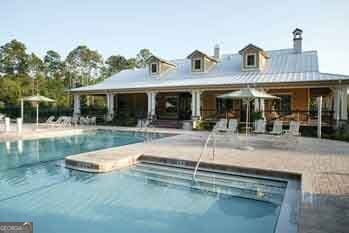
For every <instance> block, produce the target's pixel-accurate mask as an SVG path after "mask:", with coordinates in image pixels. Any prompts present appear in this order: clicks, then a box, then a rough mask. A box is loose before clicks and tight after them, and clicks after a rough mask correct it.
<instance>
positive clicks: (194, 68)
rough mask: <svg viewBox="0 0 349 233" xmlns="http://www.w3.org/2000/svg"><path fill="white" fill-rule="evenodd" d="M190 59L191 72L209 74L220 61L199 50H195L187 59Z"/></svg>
mask: <svg viewBox="0 0 349 233" xmlns="http://www.w3.org/2000/svg"><path fill="white" fill-rule="evenodd" d="M187 58H188V59H190V63H191V66H190V67H191V72H194V73H195V72H207V71H209V70H210V69H211V68H212V67H213V66H214V65H215V64H216V63H217V62H218V60H217V59H216V58H214V57H211V56H209V55H207V54H205V53H203V52H201V51H199V50H195V51H194V52H192V53H191V54H189V55H188V57H187Z"/></svg>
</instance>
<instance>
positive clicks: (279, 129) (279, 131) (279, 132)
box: [269, 120, 284, 135]
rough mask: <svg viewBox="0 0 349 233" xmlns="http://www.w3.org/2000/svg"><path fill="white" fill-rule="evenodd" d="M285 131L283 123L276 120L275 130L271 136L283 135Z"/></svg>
mask: <svg viewBox="0 0 349 233" xmlns="http://www.w3.org/2000/svg"><path fill="white" fill-rule="evenodd" d="M283 133H284V131H283V130H282V122H281V121H280V120H275V121H274V123H273V130H272V131H271V132H269V134H273V135H282V134H283Z"/></svg>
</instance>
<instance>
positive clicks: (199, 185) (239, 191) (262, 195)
mask: <svg viewBox="0 0 349 233" xmlns="http://www.w3.org/2000/svg"><path fill="white" fill-rule="evenodd" d="M130 171H131V174H132V175H134V176H138V177H141V178H144V179H145V180H147V181H155V182H159V183H163V184H167V185H179V186H183V187H187V188H192V189H196V190H200V191H207V192H213V193H217V194H226V195H231V196H239V197H244V198H251V199H256V200H264V201H269V202H272V203H276V204H279V203H281V202H282V198H283V193H284V189H282V188H278V187H271V186H263V185H262V184H259V185H256V184H251V183H249V182H247V180H246V181H245V182H241V181H234V180H233V178H232V177H231V178H229V179H225V180H224V179H221V178H219V177H212V176H209V175H208V174H202V173H201V172H198V176H197V179H196V182H193V180H192V174H189V172H188V170H187V171H186V170H184V169H174V168H170V169H165V168H163V167H160V168H155V167H154V166H148V165H146V164H137V165H136V166H134V167H133V168H131V169H130Z"/></svg>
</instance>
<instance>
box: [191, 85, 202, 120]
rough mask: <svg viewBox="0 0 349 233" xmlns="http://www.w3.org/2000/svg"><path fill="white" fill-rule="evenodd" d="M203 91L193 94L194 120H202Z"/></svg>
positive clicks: (195, 91) (196, 91)
mask: <svg viewBox="0 0 349 233" xmlns="http://www.w3.org/2000/svg"><path fill="white" fill-rule="evenodd" d="M200 108H201V91H198V90H193V91H192V92H191V112H192V114H191V115H192V118H193V119H200V118H201V111H200Z"/></svg>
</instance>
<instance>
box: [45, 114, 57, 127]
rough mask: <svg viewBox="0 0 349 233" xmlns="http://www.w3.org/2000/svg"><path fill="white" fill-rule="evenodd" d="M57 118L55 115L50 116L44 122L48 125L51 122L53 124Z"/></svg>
mask: <svg viewBox="0 0 349 233" xmlns="http://www.w3.org/2000/svg"><path fill="white" fill-rule="evenodd" d="M54 120H55V116H50V117H49V118H47V120H46V121H45V123H44V124H46V125H47V126H49V125H50V124H53V123H54Z"/></svg>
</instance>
